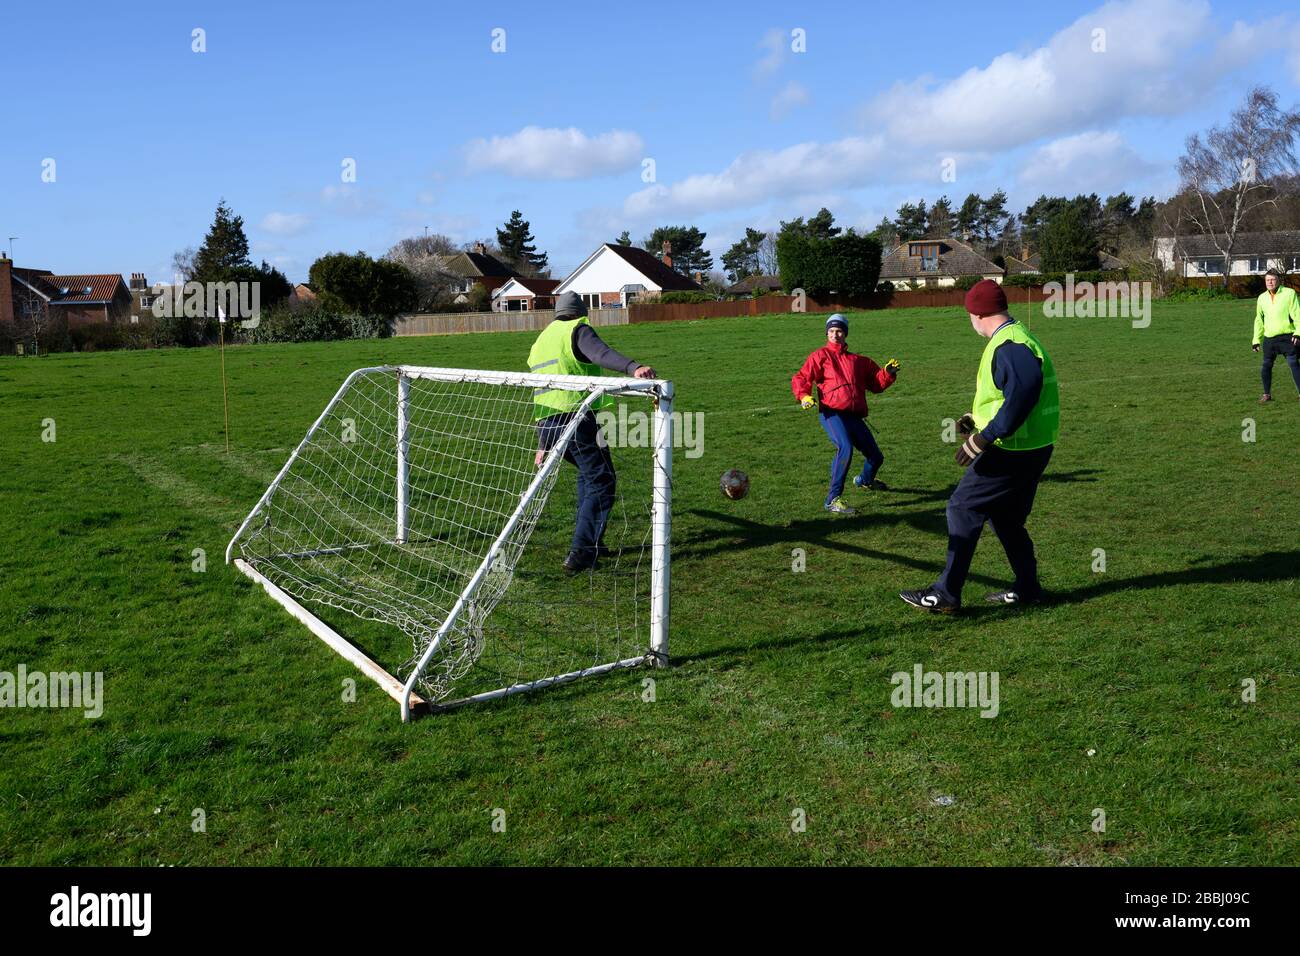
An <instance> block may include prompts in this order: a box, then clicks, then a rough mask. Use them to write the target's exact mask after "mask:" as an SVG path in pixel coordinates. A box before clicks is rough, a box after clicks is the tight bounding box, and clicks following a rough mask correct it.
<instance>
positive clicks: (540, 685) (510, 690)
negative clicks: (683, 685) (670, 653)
mask: <svg viewBox="0 0 1300 956" xmlns="http://www.w3.org/2000/svg"><path fill="white" fill-rule="evenodd" d="M651 657H652V655H650V654H643V655H642V656H641V657H629V658H626V659H624V660H621V661H612V662H611V663H609V664H597V665H596V666H595V667H584V668H583V669H582V670H580V671H570V672H569V673H567V674H560V675H558V676H556V677H543V678H542V679H541V680H533V681H528V682H527V683H525V684H511V685H510V686H509V687H502V688H500V689H498V690H489V691H484V692H483V693H482V694H474V695H473V696H472V697H462V698H461V699H460V700H452V701H448V702H447V703H445V704H430V705H428V707H429V710H430V711H431V712H433V713H438V712H440V711H444V710H453V709H455V708H457V707H464V706H465V705H466V704H478V703H481V702H483V701H485V700H500V699H501V698H502V697H509V696H511V695H512V694H526V693H528V692H529V691H534V690H542V689H544V688H547V687H555V686H556V685H558V684H571V683H573V682H574V681H575V680H581V679H582V678H584V677H595V676H596V675H597V674H608V673H609V672H610V671H616V670H624V669H626V668H629V667H641V666H642V665H644V664H646V663H648V662H649V661H650V660H651Z"/></svg>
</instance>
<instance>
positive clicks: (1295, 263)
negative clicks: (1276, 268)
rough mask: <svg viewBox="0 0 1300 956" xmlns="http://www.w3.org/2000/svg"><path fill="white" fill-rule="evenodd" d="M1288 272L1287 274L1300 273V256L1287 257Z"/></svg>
mask: <svg viewBox="0 0 1300 956" xmlns="http://www.w3.org/2000/svg"><path fill="white" fill-rule="evenodd" d="M1286 271H1287V272H1300V256H1287V257H1286Z"/></svg>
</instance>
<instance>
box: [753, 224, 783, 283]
mask: <svg viewBox="0 0 1300 956" xmlns="http://www.w3.org/2000/svg"><path fill="white" fill-rule="evenodd" d="M754 260H755V262H756V264H757V265H758V271H759V274H760V275H765V276H774V275H776V270H777V264H776V233H775V232H773V231H771V230H768V231H767V232H766V233H764V235H763V240H762V241H761V242H760V243H759V244H758V245H757V246H756V247H755V248H754Z"/></svg>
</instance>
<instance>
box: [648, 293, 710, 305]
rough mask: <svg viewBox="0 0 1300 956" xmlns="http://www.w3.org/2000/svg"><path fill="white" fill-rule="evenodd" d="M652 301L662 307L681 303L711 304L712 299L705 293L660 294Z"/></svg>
mask: <svg viewBox="0 0 1300 956" xmlns="http://www.w3.org/2000/svg"><path fill="white" fill-rule="evenodd" d="M653 301H655V302H658V303H662V304H663V305H672V304H674V303H682V302H713V301H714V297H713V296H711V295H709V293H707V292H695V291H684V292H660V293H659V296H658V297H657V298H656V299H654V300H653Z"/></svg>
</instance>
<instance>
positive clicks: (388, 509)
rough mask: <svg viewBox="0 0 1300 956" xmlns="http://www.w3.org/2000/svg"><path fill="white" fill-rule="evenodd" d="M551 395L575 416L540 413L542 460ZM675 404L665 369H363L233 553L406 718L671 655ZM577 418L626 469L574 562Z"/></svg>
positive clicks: (253, 515)
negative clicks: (588, 560) (656, 375)
mask: <svg viewBox="0 0 1300 956" xmlns="http://www.w3.org/2000/svg"><path fill="white" fill-rule="evenodd" d="M557 390H558V391H561V392H563V393H565V394H566V395H569V396H570V397H571V400H572V403H573V404H575V405H576V410H575V411H573V412H572V413H569V414H568V415H566V416H564V417H561V418H559V419H550V420H549V421H548V423H547V425H548V428H547V435H548V441H547V450H546V451H545V452H544V453H543V452H542V451H541V450H540V449H541V445H540V441H539V434H540V433H539V428H538V424H537V409H538V408H539V407H541V406H539V405H538V404H536V403H535V402H534V397H535V396H537V395H540V394H542V393H545V392H548V391H550V392H554V391H557ZM672 397H673V386H672V383H671V382H667V381H663V380H657V379H636V378H612V377H611V378H606V377H581V376H561V375H538V374H530V373H518V372H489V371H475V370H470V369H448V368H422V367H417V366H407V365H402V366H379V367H374V368H362V369H357V370H356V371H355V372H353V373H352V374H351V375H349V376H348V377H347V379H346V381H344V382H343V384H342V386H341V387H340V388H339V390H338V391H337V392H336V393H335V395H334V397H333V398H332V399H331V400H330V402H329V403H328V404H327V405H326V406H325V409H324V411H322V412H321V413H320V416H319V417H318V418H317V419H316V421H315V423H314V424H313V425H312V426H311V427H310V428H309V429H308V430H307V434H306V435H305V436H304V437H303V439H302V441H301V442H300V443H299V445H298V446H297V448H295V449H294V451H293V453H292V454H291V455H290V456H289V460H288V461H287V462H285V464H284V467H283V468H281V469H280V472H279V474H278V475H276V477H275V479H274V480H273V481H272V482H271V484H270V486H269V487H268V488H267V489H266V492H265V493H264V494H263V495H262V497H261V499H260V500H259V501H258V502H257V504H256V505H255V506H254V508H253V510H252V511H251V512H249V514H248V517H247V518H245V519H244V521H243V523H242V524H241V525H240V526H239V530H238V531H236V532H235V535H234V537H233V538H232V539H231V541H230V544H229V546H228V547H227V549H226V563H228V564H230V563H233V564H234V565H235V567H237V568H238V569H239V570H240V571H242V572H243V573H244V574H246V575H247V576H248V577H250V578H252V579H253V580H254V581H257V582H258V583H259V584H261V585H262V587H263V588H264V589H265V591H266V592H267V593H268V594H269V595H270V596H271V597H273V598H274V599H275V600H276V601H278V602H279V603H280V604H281V605H283V606H284V608H285V609H286V610H288V611H289V612H290V613H291V614H292V615H293V616H294V617H296V618H297V619H298V620H299V621H301V622H302V623H303V624H304V625H306V626H307V628H309V629H310V630H311V631H312V633H314V634H315V635H316V636H317V637H319V638H321V639H322V640H323V641H325V643H327V644H328V645H329V646H330V647H332V648H333V649H334V650H335V651H336V652H338V653H339V654H341V655H342V656H343V657H345V658H346V659H347V660H349V661H351V662H352V663H353V664H354V665H356V666H357V667H358V668H359V669H360V670H361V671H362V672H363V673H364V674H366V675H367V676H368V677H370V678H371V679H372V680H374V681H375V682H376V683H377V684H379V686H380V687H382V688H383V689H384V690H385V691H386V692H387V693H388V694H390V695H391V696H392V697H394V698H395V699H396V700H397V701H398V703H399V704H400V705H401V713H402V719H403V720H404V721H405V720H409V719H410V717H411V716H412V715H413V714H415V713H418V712H425V711H434V710H442V709H446V708H450V707H455V706H458V705H461V704H466V703H470V702H472V701H482V700H490V699H493V698H498V697H503V696H505V695H508V694H514V693H519V692H522V691H530V690H537V689H541V688H544V687H548V686H553V685H556V684H562V683H567V682H569V681H573V680H576V679H578V678H580V677H586V676H590V675H595V674H602V673H606V672H609V671H613V670H617V669H620V668H627V667H634V666H637V665H640V664H652V665H659V666H662V665H664V664H666V663H667V660H668V623H669V606H668V592H669V539H670V530H671V522H672V447H673V415H672ZM561 404H562V405H563V404H565V403H561ZM586 415H594V416H595V417H596V419H597V421H598V422H600V423H602V425H603V426H605V427H603V428H602V429H601V432H600V446H601V448H603V449H605V450H606V451H607V453H608V455H609V457H610V460H611V462H612V464H613V466H614V470H615V474H616V476H617V477H616V481H615V485H614V493H613V503H612V507H611V508H610V511H609V514H608V518H607V519H606V521H605V523H604V527H603V534H602V539H601V545H602V546H601V549H600V556H599V558H598V560H597V562H596V565H595V566H594V567H592V568H588V569H585V570H582V571H578V572H576V573H569V572H568V571H566V569H565V568H563V567H562V562H563V561H564V559H565V556H566V555H567V554H568V551H569V544H570V539H571V537H572V536H573V533H574V523H575V510H576V507H577V504H578V502H579V500H580V499H581V496H582V492H583V488H582V478H581V475H580V473H579V470H578V469H577V468H576V467H574V466H573V465H572V464H568V463H566V462H565V460H564V459H565V457H566V454H567V455H569V456H570V457H571V456H572V452H573V450H574V447H575V446H574V441H575V435H576V434H577V429H578V425H579V423H580V421H582V420H583V418H584V416H586ZM342 612H346V613H342ZM345 622H346V623H345ZM345 634H346V635H347V636H346V637H345V636H344V635H345Z"/></svg>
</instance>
